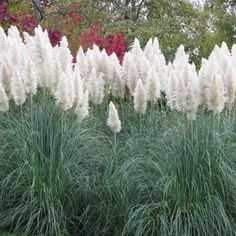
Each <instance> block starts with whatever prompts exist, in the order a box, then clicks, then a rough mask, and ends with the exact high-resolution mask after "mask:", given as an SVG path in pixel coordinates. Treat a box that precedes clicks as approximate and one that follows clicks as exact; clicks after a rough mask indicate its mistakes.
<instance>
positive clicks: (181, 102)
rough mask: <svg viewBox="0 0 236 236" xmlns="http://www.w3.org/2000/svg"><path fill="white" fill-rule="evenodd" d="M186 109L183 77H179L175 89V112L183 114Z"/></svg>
mask: <svg viewBox="0 0 236 236" xmlns="http://www.w3.org/2000/svg"><path fill="white" fill-rule="evenodd" d="M185 107H186V87H185V83H184V79H183V77H181V76H179V77H178V81H177V87H176V110H177V111H179V112H184V109H185Z"/></svg>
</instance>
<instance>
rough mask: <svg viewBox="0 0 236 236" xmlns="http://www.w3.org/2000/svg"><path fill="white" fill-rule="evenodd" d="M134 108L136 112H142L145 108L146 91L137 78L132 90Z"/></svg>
mask: <svg viewBox="0 0 236 236" xmlns="http://www.w3.org/2000/svg"><path fill="white" fill-rule="evenodd" d="M134 109H135V111H136V112H138V113H142V114H144V113H145V112H146V109H147V98H146V92H145V89H144V87H143V83H142V80H141V79H139V80H138V83H137V85H136V88H135V91H134Z"/></svg>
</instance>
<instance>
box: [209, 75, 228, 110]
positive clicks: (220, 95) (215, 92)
mask: <svg viewBox="0 0 236 236" xmlns="http://www.w3.org/2000/svg"><path fill="white" fill-rule="evenodd" d="M225 102H226V98H225V88H224V83H223V79H222V77H221V75H218V74H214V75H213V76H212V78H211V84H210V87H209V88H208V89H207V90H206V103H207V107H208V110H212V111H213V112H214V113H219V112H221V111H222V110H223V109H224V104H225Z"/></svg>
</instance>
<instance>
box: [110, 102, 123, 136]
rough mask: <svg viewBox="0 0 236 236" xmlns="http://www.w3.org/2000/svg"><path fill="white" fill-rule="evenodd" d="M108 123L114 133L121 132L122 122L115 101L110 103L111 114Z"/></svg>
mask: <svg viewBox="0 0 236 236" xmlns="http://www.w3.org/2000/svg"><path fill="white" fill-rule="evenodd" d="M107 125H108V126H109V127H110V128H111V131H112V132H113V133H119V132H120V131H121V122H120V119H119V116H118V112H117V110H116V107H115V105H114V104H113V102H110V103H109V116H108V119H107Z"/></svg>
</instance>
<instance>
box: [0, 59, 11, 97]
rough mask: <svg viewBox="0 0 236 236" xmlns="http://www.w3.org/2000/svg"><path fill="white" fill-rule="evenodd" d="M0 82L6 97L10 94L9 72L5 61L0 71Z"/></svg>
mask: <svg viewBox="0 0 236 236" xmlns="http://www.w3.org/2000/svg"><path fill="white" fill-rule="evenodd" d="M0 82H1V84H2V86H3V88H4V90H5V92H6V94H7V96H8V97H10V95H11V72H10V71H9V67H8V66H7V65H6V63H3V65H2V66H1V71H0Z"/></svg>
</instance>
